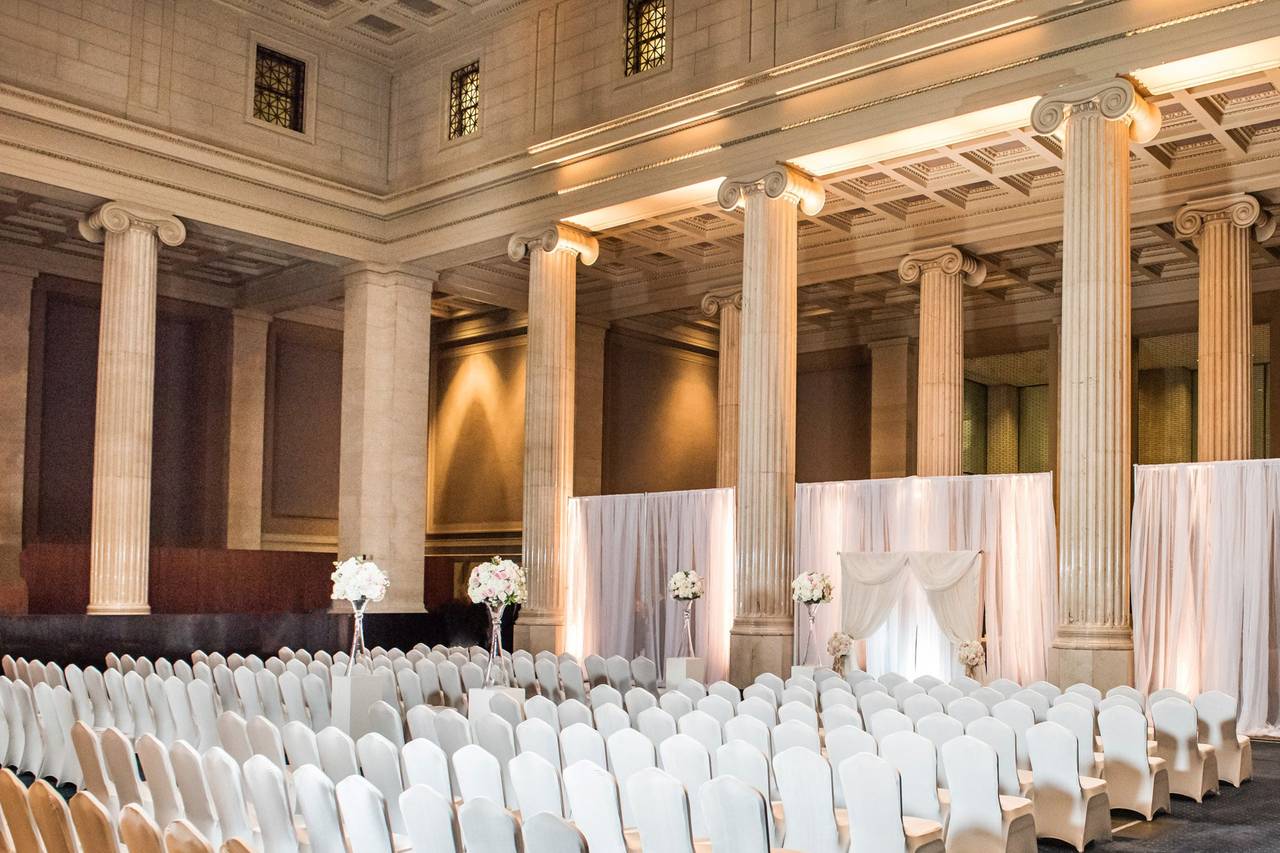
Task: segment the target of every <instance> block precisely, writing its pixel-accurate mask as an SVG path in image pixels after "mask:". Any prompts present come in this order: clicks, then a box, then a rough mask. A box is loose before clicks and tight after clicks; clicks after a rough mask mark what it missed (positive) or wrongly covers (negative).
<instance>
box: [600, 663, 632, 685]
mask: <svg viewBox="0 0 1280 853" xmlns="http://www.w3.org/2000/svg"><path fill="white" fill-rule="evenodd" d="M605 668H606V669H607V671H608V679H609V686H611V687H612V688H613V689H614V690H616V691H618V692H619V693H626V692H627V691H628V690H630V689H631V661H629V660H627V659H626V658H624V657H622V656H621V655H614V656H613V657H611V658H609V659H608V660H607V661H605Z"/></svg>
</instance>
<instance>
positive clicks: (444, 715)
mask: <svg viewBox="0 0 1280 853" xmlns="http://www.w3.org/2000/svg"><path fill="white" fill-rule="evenodd" d="M435 722H436V736H437V737H438V738H439V739H440V748H441V749H442V750H444V754H445V755H446V756H448V758H449V767H450V770H449V773H450V777H449V778H450V780H451V781H452V782H453V790H454V791H455V792H456V791H457V790H458V777H457V774H456V773H454V771H453V756H454V755H455V754H456V753H457V751H458V750H459V749H461V748H462V747H464V746H466V745H467V744H469V743H471V742H472V740H471V724H470V723H468V722H467V718H466V717H464V716H462V715H461V714H459V713H458V712H457V711H455V710H454V709H452V708H445V709H444V710H442V711H440V712H439V713H437V714H436V719H435ZM323 754H324V753H323V752H321V755H323Z"/></svg>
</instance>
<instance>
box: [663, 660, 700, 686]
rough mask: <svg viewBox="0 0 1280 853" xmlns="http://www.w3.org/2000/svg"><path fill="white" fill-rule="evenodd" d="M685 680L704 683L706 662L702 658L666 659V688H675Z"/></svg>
mask: <svg viewBox="0 0 1280 853" xmlns="http://www.w3.org/2000/svg"><path fill="white" fill-rule="evenodd" d="M686 678H692V679H693V680H694V681H700V682H703V683H706V678H707V662H706V660H704V659H703V658H667V688H668V689H673V688H675V686H676V685H677V684H679V683H680V682H682V681H684V680H685V679H686Z"/></svg>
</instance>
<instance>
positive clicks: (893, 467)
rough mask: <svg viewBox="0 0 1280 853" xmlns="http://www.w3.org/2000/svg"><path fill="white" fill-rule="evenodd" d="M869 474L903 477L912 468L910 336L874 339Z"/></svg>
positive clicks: (913, 418)
mask: <svg viewBox="0 0 1280 853" xmlns="http://www.w3.org/2000/svg"><path fill="white" fill-rule="evenodd" d="M867 348H868V349H869V350H870V351H871V400H870V405H871V477H872V479H879V478H882V477H906V476H908V475H909V474H912V473H913V472H914V468H915V464H914V463H915V458H914V457H915V454H914V450H915V432H916V399H917V396H916V392H915V387H916V345H915V344H914V343H913V342H912V340H911V339H910V338H891V339H888V340H883V341H873V342H872V343H870V344H869V345H868V347H867Z"/></svg>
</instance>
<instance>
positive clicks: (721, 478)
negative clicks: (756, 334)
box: [702, 291, 742, 488]
mask: <svg viewBox="0 0 1280 853" xmlns="http://www.w3.org/2000/svg"><path fill="white" fill-rule="evenodd" d="M702 313H703V314H704V315H705V316H707V317H715V316H717V315H719V317H720V347H719V356H718V358H717V359H716V370H717V382H716V429H717V441H716V485H717V486H719V487H721V488H724V487H728V486H736V485H737V483H738V397H739V394H738V387H739V383H740V381H741V378H742V344H741V336H742V291H737V292H736V293H730V294H711V293H708V294H707V295H706V296H704V297H703V298H702Z"/></svg>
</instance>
